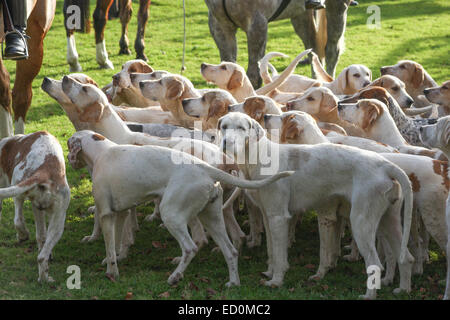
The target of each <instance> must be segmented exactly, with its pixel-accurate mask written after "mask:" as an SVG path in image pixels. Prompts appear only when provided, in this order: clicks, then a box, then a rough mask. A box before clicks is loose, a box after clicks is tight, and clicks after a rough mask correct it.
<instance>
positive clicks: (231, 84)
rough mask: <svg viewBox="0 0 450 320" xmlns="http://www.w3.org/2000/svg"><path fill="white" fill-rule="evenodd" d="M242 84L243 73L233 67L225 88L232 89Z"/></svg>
mask: <svg viewBox="0 0 450 320" xmlns="http://www.w3.org/2000/svg"><path fill="white" fill-rule="evenodd" d="M243 84H244V75H243V73H242V71H241V70H238V69H235V70H234V72H233V74H232V75H231V77H230V80H228V85H227V89H228V90H234V89H237V88H240V87H242V85H243Z"/></svg>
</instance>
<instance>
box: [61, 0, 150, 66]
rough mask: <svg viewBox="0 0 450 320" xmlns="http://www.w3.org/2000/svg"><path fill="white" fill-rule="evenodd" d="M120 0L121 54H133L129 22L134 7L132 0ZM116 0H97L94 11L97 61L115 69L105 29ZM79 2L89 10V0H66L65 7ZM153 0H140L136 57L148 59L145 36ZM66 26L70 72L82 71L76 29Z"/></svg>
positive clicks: (84, 9) (135, 47) (135, 46)
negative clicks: (109, 53) (108, 48)
mask: <svg viewBox="0 0 450 320" xmlns="http://www.w3.org/2000/svg"><path fill="white" fill-rule="evenodd" d="M116 1H119V2H118V4H119V16H120V22H121V24H122V36H121V37H120V41H119V45H120V51H119V54H131V52H130V49H129V48H128V43H129V41H128V23H129V22H130V20H131V14H132V12H133V8H132V6H131V3H132V0H116ZM113 2H114V0H97V5H96V7H95V11H94V14H93V16H94V29H95V44H96V52H97V55H96V57H97V63H98V64H99V66H100V68H105V69H114V65H113V64H112V62H111V61H110V60H109V58H108V53H107V52H106V46H105V38H104V31H105V26H106V21H107V19H108V12H109V11H110V7H111V5H112V4H113ZM72 3H73V4H76V3H79V4H81V5H82V6H83V8H82V10H83V11H86V10H89V0H82V1H80V0H78V1H75V0H64V8H66V7H67V6H68V5H69V4H72ZM150 3H151V0H139V12H138V29H137V34H136V40H135V42H134V49H135V51H136V58H137V59H142V60H144V61H147V57H146V56H145V54H144V48H145V44H144V36H145V26H146V24H147V21H148V10H149V7H150ZM65 27H66V34H67V63H68V64H69V66H70V72H80V71H81V70H82V68H81V66H80V64H79V62H78V53H77V49H76V46H75V37H74V31H75V30H73V29H72V30H70V29H68V28H67V24H65Z"/></svg>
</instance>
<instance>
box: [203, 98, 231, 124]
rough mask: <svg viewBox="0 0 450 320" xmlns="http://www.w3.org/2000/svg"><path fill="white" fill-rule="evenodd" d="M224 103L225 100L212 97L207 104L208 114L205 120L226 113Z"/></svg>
mask: <svg viewBox="0 0 450 320" xmlns="http://www.w3.org/2000/svg"><path fill="white" fill-rule="evenodd" d="M226 107H227V106H226V105H225V102H223V101H221V100H218V99H214V100H213V101H212V103H211V105H210V106H209V110H208V116H207V117H206V121H208V120H209V119H210V118H213V117H215V116H223V115H224V114H225V113H226Z"/></svg>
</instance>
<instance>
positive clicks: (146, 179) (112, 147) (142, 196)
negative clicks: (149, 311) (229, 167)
mask: <svg viewBox="0 0 450 320" xmlns="http://www.w3.org/2000/svg"><path fill="white" fill-rule="evenodd" d="M68 147H69V155H68V158H69V162H70V164H71V165H72V166H73V167H74V168H75V169H77V168H81V167H83V166H85V165H88V166H89V167H91V168H92V169H91V171H92V194H93V196H94V200H95V206H96V210H97V214H98V216H99V219H100V223H101V229H102V231H103V237H104V239H105V247H106V264H107V271H106V274H107V275H108V276H110V277H113V278H117V277H118V276H119V269H118V267H117V256H116V252H117V251H119V249H120V239H121V232H122V229H123V222H124V220H125V218H126V212H127V210H128V209H130V208H133V207H135V206H136V205H137V204H141V203H145V202H147V201H149V200H152V199H153V198H155V197H158V198H160V199H161V202H160V214H161V218H162V220H163V222H164V225H165V226H166V227H167V229H168V230H169V232H170V233H171V234H172V235H173V236H174V238H175V239H176V240H177V242H178V244H179V246H180V247H181V250H182V257H181V259H180V261H179V264H178V266H177V268H176V269H175V271H174V272H173V273H172V274H171V275H170V277H169V279H168V283H169V284H170V285H174V284H176V283H177V282H178V281H179V280H181V279H182V278H183V273H184V271H185V270H186V268H187V266H188V265H189V263H190V262H191V260H192V259H193V258H194V256H195V254H196V253H197V251H198V247H197V245H196V244H195V243H194V241H193V240H192V238H191V236H190V235H189V233H188V229H187V223H188V222H189V221H191V220H192V219H195V218H197V217H198V218H199V219H200V220H201V222H202V223H203V225H204V226H205V227H206V229H207V230H208V232H209V234H210V235H211V237H212V238H213V239H214V241H215V242H216V243H217V245H218V246H219V248H220V249H221V251H222V253H223V255H224V257H225V260H226V262H227V265H228V271H229V278H230V281H229V282H227V286H232V285H239V284H240V281H239V275H238V259H237V256H238V252H237V251H236V249H235V248H234V247H233V245H232V243H231V242H230V240H229V238H228V236H227V233H226V230H225V224H224V220H223V215H222V204H223V199H222V194H223V192H222V188H221V187H220V184H218V183H216V181H219V182H222V183H227V184H231V185H235V186H239V187H241V188H260V187H263V186H265V185H267V184H270V183H272V182H274V181H276V180H278V179H280V178H283V177H286V176H288V175H290V174H291V173H289V172H283V173H279V174H276V175H274V176H271V177H269V178H267V179H264V180H261V181H245V180H240V179H239V178H236V177H234V176H232V175H229V174H227V173H224V172H223V171H221V170H218V169H216V168H214V167H212V166H210V165H209V164H207V163H206V162H203V161H201V160H200V159H198V158H196V157H194V156H191V155H189V154H187V153H185V152H181V151H177V150H172V149H169V148H164V147H156V146H142V147H138V146H131V145H126V146H124V145H117V144H115V143H114V142H112V141H110V140H108V139H106V138H105V137H103V136H101V135H99V134H97V133H95V132H92V131H79V132H76V133H75V134H74V135H73V136H72V137H71V138H70V139H69V141H68ZM137 168H139V170H137ZM117 181H121V183H117ZM185 181H190V183H189V188H186V187H185V185H184V183H183V182H185ZM193 194H195V196H193Z"/></svg>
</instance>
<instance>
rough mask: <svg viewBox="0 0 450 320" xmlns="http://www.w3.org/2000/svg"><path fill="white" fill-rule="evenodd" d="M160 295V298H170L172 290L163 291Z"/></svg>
mask: <svg viewBox="0 0 450 320" xmlns="http://www.w3.org/2000/svg"><path fill="white" fill-rule="evenodd" d="M158 297H160V298H168V297H170V292H169V291H166V292H163V293H161V294H160V295H159V296H158Z"/></svg>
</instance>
